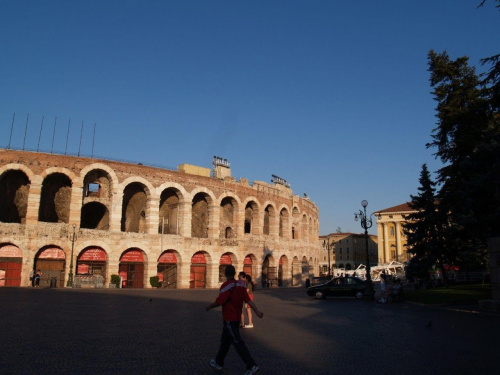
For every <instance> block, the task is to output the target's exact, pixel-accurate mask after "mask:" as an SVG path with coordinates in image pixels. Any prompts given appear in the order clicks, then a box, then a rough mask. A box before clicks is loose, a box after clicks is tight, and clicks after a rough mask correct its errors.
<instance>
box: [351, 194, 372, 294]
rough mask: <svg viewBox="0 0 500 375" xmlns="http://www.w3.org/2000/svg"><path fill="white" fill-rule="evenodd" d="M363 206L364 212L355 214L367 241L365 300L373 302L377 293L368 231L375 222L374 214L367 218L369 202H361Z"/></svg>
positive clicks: (355, 218)
mask: <svg viewBox="0 0 500 375" xmlns="http://www.w3.org/2000/svg"><path fill="white" fill-rule="evenodd" d="M361 205H362V206H363V211H361V210H359V212H358V213H355V214H354V220H355V221H358V220H360V221H361V227H362V228H363V229H364V230H365V241H366V289H365V299H366V300H373V298H374V295H375V291H374V289H373V281H372V275H371V270H370V252H369V249H368V229H369V228H371V227H372V225H373V221H372V216H373V214H371V215H370V217H367V215H366V206H368V201H366V200H363V201H362V202H361Z"/></svg>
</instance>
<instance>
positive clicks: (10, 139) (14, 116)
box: [7, 112, 16, 149]
mask: <svg viewBox="0 0 500 375" xmlns="http://www.w3.org/2000/svg"><path fill="white" fill-rule="evenodd" d="M15 118H16V112H14V115H13V116H12V125H11V126H10V138H9V144H8V145H7V149H9V148H10V142H11V141H12V130H13V129H14V119H15Z"/></svg>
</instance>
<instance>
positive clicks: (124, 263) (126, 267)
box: [119, 249, 144, 288]
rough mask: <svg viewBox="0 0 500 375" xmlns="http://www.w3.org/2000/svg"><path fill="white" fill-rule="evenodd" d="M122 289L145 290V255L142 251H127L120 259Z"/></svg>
mask: <svg viewBox="0 0 500 375" xmlns="http://www.w3.org/2000/svg"><path fill="white" fill-rule="evenodd" d="M119 275H120V277H121V278H122V288H144V254H143V253H142V250H139V249H131V250H127V251H125V252H124V253H123V254H122V256H121V258H120V265H119Z"/></svg>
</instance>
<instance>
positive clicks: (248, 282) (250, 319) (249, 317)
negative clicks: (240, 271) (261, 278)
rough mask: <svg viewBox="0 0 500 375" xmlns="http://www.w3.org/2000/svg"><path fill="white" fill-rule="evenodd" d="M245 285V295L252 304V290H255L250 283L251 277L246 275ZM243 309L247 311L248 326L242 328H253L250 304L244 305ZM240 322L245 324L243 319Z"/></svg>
mask: <svg viewBox="0 0 500 375" xmlns="http://www.w3.org/2000/svg"><path fill="white" fill-rule="evenodd" d="M246 284H247V293H248V296H249V297H250V300H251V301H252V302H253V301H254V297H253V290H254V288H255V285H254V283H253V282H252V276H250V275H249V274H247V275H246ZM245 307H246V310H247V316H248V324H246V325H245V324H243V328H253V322H252V307H251V306H250V304H248V303H245ZM241 317H242V318H244V316H243V313H242V314H241ZM242 322H243V323H244V322H245V319H243V320H242Z"/></svg>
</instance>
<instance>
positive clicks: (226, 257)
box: [219, 253, 234, 283]
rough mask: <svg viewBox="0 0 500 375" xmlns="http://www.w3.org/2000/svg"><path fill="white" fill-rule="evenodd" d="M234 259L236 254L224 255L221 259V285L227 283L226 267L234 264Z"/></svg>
mask: <svg viewBox="0 0 500 375" xmlns="http://www.w3.org/2000/svg"><path fill="white" fill-rule="evenodd" d="M233 257H234V254H232V253H224V254H222V256H221V257H220V261H219V283H223V282H224V281H226V275H225V273H226V267H227V266H228V265H230V264H233V260H232V258H233Z"/></svg>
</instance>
